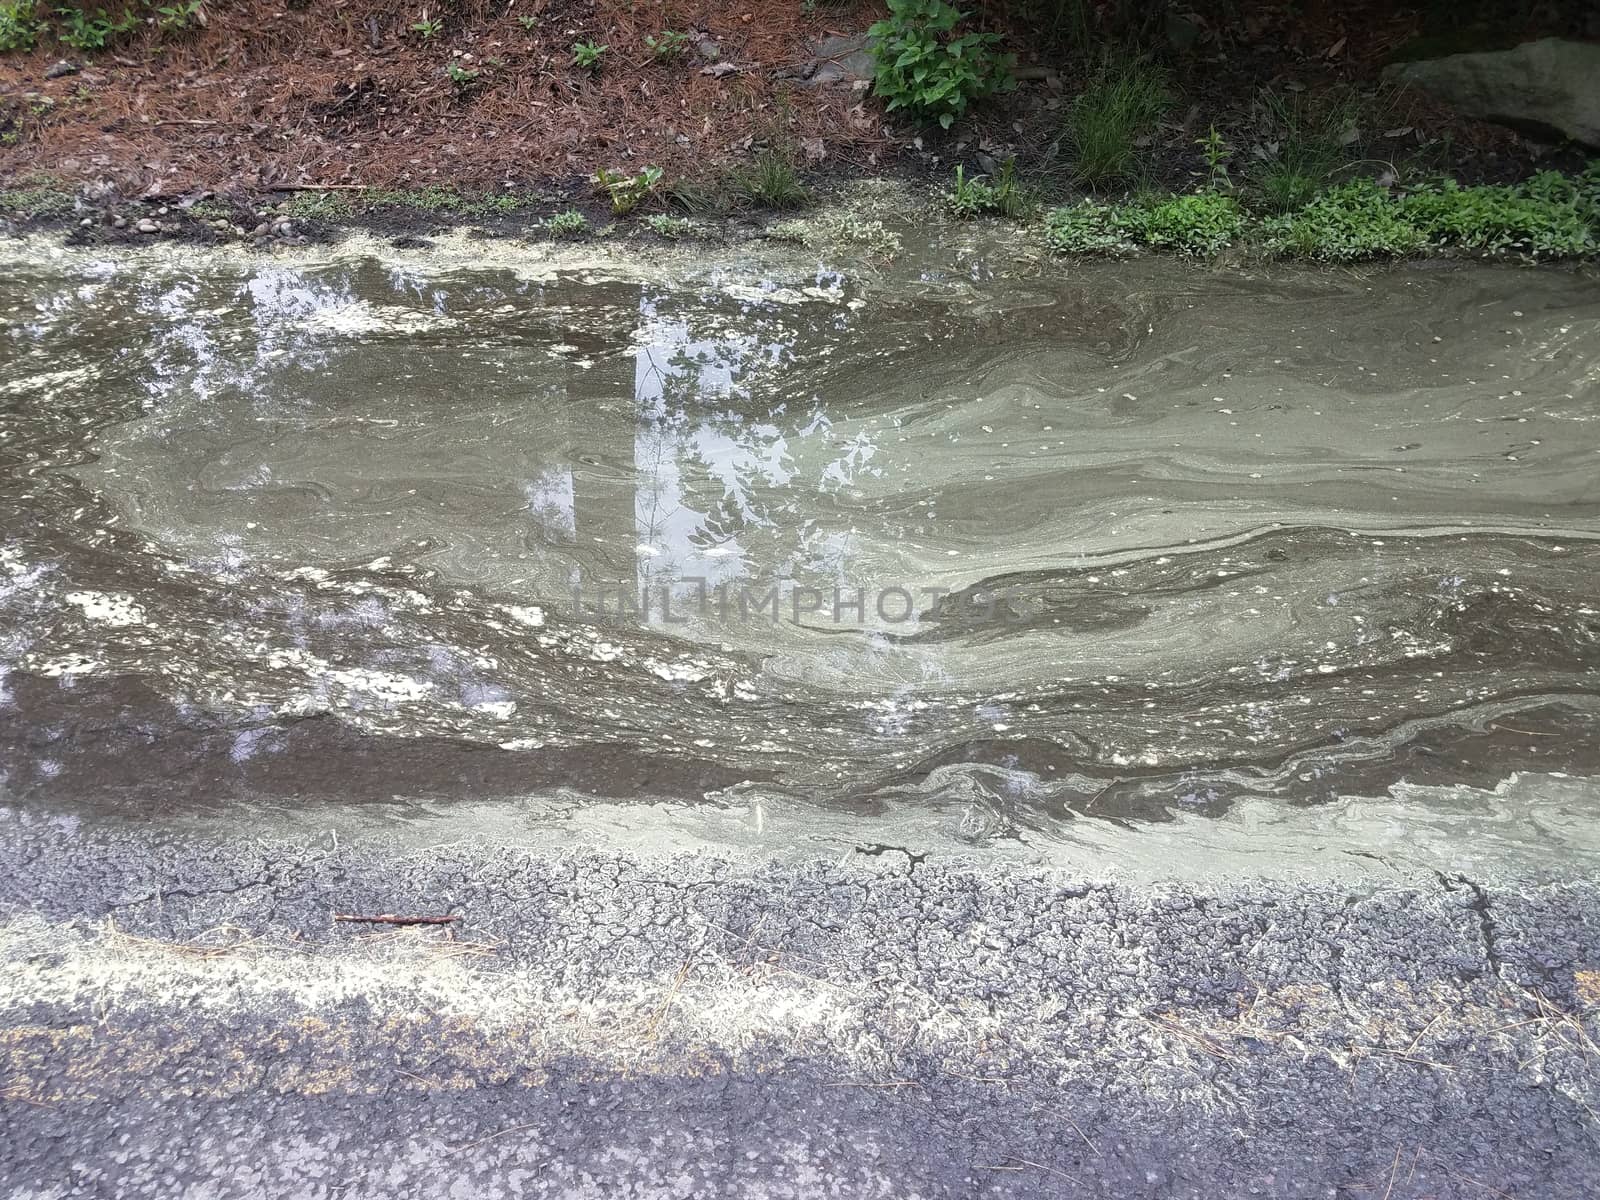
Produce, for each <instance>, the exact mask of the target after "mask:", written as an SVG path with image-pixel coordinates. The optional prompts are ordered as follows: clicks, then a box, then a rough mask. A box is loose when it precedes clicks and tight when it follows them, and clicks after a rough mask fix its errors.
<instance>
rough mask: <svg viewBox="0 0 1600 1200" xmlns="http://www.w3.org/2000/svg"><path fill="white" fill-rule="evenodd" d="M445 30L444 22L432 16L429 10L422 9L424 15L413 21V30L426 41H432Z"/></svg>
mask: <svg viewBox="0 0 1600 1200" xmlns="http://www.w3.org/2000/svg"><path fill="white" fill-rule="evenodd" d="M443 30H444V22H443V21H441V20H439V19H438V18H437V17H430V16H429V15H428V10H427V9H423V10H422V16H420V17H419V18H417V19H416V20H415V21H413V22H411V32H412V33H414V34H416V35H417V36H418V37H419V38H421V39H422V40H423V41H425V42H430V41H432V40H433V39H434V38H436V37H438V36H439V34H440V33H441V32H443Z"/></svg>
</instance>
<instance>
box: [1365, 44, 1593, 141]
mask: <svg viewBox="0 0 1600 1200" xmlns="http://www.w3.org/2000/svg"><path fill="white" fill-rule="evenodd" d="M1384 74H1385V75H1386V76H1387V77H1388V78H1390V79H1393V80H1396V81H1397V82H1400V83H1405V84H1410V85H1411V86H1413V87H1416V88H1419V89H1420V90H1422V91H1425V92H1428V93H1429V94H1431V95H1434V96H1437V97H1438V98H1439V99H1441V100H1443V101H1445V102H1446V103H1447V104H1450V105H1452V106H1453V107H1455V108H1456V109H1458V110H1460V111H1461V112H1463V113H1465V114H1466V115H1467V116H1471V117H1480V118H1482V119H1483V120H1486V121H1494V122H1495V123H1496V124H1500V125H1508V126H1510V127H1511V128H1513V129H1517V130H1519V131H1521V132H1523V133H1526V134H1528V135H1529V136H1532V137H1538V138H1540V139H1542V140H1559V139H1561V138H1570V139H1572V140H1573V141H1575V142H1581V143H1582V144H1584V145H1585V146H1591V147H1595V148H1600V44H1594V43H1590V42H1571V41H1566V40H1564V39H1562V38H1542V39H1540V40H1539V41H1536V42H1524V43H1523V44H1522V45H1520V46H1516V47H1513V48H1512V49H1510V50H1493V51H1485V52H1482V53H1475V54H1451V55H1447V56H1446V57H1444V58H1431V59H1422V60H1420V61H1418V62H1408V63H1395V64H1394V65H1392V66H1390V67H1389V68H1388V69H1387V70H1386V71H1385V72H1384Z"/></svg>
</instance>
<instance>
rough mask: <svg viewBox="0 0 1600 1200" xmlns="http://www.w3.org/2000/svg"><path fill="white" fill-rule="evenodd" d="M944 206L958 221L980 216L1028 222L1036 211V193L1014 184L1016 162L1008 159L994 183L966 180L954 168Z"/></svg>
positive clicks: (980, 179) (1016, 181)
mask: <svg viewBox="0 0 1600 1200" xmlns="http://www.w3.org/2000/svg"><path fill="white" fill-rule="evenodd" d="M944 201H945V205H946V206H947V207H948V208H949V209H950V211H951V212H953V213H954V214H955V215H956V216H958V217H976V216H979V215H981V214H983V213H999V214H1000V215H1001V216H1006V217H1012V218H1015V219H1018V220H1028V219H1029V218H1031V217H1032V216H1033V215H1034V214H1035V213H1036V212H1038V210H1039V206H1040V200H1039V195H1038V192H1037V191H1036V190H1035V189H1033V188H1030V187H1025V186H1024V185H1022V184H1021V183H1019V182H1018V180H1017V163H1016V159H1007V160H1006V161H1005V163H1004V164H1003V165H1002V166H1001V168H1000V170H999V171H998V172H996V174H995V177H994V181H993V182H990V181H988V180H985V179H982V178H974V179H968V178H967V176H966V170H965V169H964V168H963V167H959V166H958V167H957V168H956V177H955V183H954V185H953V186H952V187H951V189H950V190H949V191H948V192H946V193H945V194H944Z"/></svg>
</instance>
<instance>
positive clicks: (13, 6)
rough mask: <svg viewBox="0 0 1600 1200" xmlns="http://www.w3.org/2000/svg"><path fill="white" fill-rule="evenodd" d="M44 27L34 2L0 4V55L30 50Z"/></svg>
mask: <svg viewBox="0 0 1600 1200" xmlns="http://www.w3.org/2000/svg"><path fill="white" fill-rule="evenodd" d="M44 27H45V25H44V20H43V19H42V18H41V17H40V16H39V10H38V7H37V6H36V5H35V3H34V0H8V2H7V3H0V53H4V52H7V51H11V50H32V49H33V45H34V43H35V42H36V41H38V39H39V35H40V34H41V33H43V32H44Z"/></svg>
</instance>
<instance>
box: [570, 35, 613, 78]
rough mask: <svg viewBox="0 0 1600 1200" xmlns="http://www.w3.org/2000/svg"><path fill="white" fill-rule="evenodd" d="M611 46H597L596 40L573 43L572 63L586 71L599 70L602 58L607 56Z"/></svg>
mask: <svg viewBox="0 0 1600 1200" xmlns="http://www.w3.org/2000/svg"><path fill="white" fill-rule="evenodd" d="M609 49H611V47H610V46H597V45H595V43H594V42H592V41H590V42H573V43H572V65H573V66H575V67H579V68H581V69H583V70H585V71H598V70H599V69H600V60H601V59H602V58H603V57H605V53H606V51H607V50H609Z"/></svg>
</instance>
